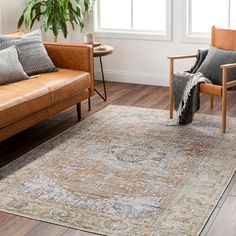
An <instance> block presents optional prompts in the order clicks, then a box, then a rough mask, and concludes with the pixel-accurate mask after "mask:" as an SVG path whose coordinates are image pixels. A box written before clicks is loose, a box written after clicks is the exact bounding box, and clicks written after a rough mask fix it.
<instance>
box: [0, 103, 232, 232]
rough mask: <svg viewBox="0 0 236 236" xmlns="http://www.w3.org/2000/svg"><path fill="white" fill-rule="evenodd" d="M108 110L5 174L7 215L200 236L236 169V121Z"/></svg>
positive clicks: (2, 193)
mask: <svg viewBox="0 0 236 236" xmlns="http://www.w3.org/2000/svg"><path fill="white" fill-rule="evenodd" d="M194 120H195V121H194V122H193V124H191V125H188V126H181V127H180V126H172V125H170V124H169V121H168V112H167V111H160V110H151V109H144V108H134V107H123V106H108V107H107V108H105V109H104V110H102V111H100V112H98V113H96V114H94V115H92V116H91V117H89V118H87V119H86V120H84V121H83V122H81V123H80V124H78V125H76V126H74V127H72V128H71V129H69V130H67V131H65V132H64V133H62V134H61V135H59V136H57V137H55V138H53V139H52V140H50V141H48V142H47V143H45V144H43V145H41V146H39V147H37V148H36V149H34V150H32V151H31V152H29V153H27V154H26V155H24V156H22V157H21V158H20V159H18V160H16V161H14V162H13V163H11V164H9V165H7V166H5V167H3V168H1V169H0V176H1V180H0V210H1V211H3V212H9V213H13V214H16V215H20V216H26V217H29V218H32V219H38V220H42V221H46V222H51V223H55V224H59V225H63V226H69V227H72V228H76V229H80V230H84V231H88V232H94V233H99V234H103V235H118V236H126V235H127V236H136V235H137V236H139V235H140V236H172V235H173V236H184V235H188V236H196V235H198V234H199V233H200V232H201V230H202V228H203V227H204V224H205V223H206V221H207V220H208V218H209V216H210V214H211V212H212V211H213V209H214V207H215V205H216V204H217V202H218V200H219V199H220V197H221V195H222V193H223V192H224V190H225V188H226V187H227V185H228V183H229V181H230V179H231V177H232V175H233V173H234V171H235V168H236V145H235V143H236V120H235V119H230V121H229V130H230V132H229V133H228V134H226V135H222V134H221V126H220V125H221V122H220V119H219V118H216V117H212V116H206V115H196V116H195V119H194Z"/></svg>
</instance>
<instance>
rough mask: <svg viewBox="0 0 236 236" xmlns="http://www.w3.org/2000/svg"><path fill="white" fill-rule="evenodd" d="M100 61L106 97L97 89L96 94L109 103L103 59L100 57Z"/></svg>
mask: <svg viewBox="0 0 236 236" xmlns="http://www.w3.org/2000/svg"><path fill="white" fill-rule="evenodd" d="M99 59H100V66H101V72H102V83H103V89H104V96H102V94H101V93H100V92H99V91H98V90H97V89H95V91H96V93H97V94H98V95H99V96H100V97H101V98H102V99H103V100H104V101H105V102H106V101H107V89H106V81H105V76H104V71H103V64H102V57H99Z"/></svg>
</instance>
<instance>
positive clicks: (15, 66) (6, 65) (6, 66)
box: [0, 46, 29, 85]
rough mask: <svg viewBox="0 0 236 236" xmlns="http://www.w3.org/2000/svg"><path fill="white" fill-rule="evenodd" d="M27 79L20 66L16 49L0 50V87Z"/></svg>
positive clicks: (12, 47) (13, 47)
mask: <svg viewBox="0 0 236 236" xmlns="http://www.w3.org/2000/svg"><path fill="white" fill-rule="evenodd" d="M28 78H29V77H28V76H27V74H26V73H25V72H24V70H23V67H22V65H21V64H20V61H19V58H18V53H17V49H16V47H15V46H11V47H8V48H5V49H3V50H0V85H3V84H8V83H13V82H16V81H20V80H24V79H28Z"/></svg>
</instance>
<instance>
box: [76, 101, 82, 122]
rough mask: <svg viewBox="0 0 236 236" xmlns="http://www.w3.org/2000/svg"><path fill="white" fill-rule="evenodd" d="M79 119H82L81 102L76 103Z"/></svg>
mask: <svg viewBox="0 0 236 236" xmlns="http://www.w3.org/2000/svg"><path fill="white" fill-rule="evenodd" d="M76 108H77V117H78V121H81V103H78V104H77V105H76Z"/></svg>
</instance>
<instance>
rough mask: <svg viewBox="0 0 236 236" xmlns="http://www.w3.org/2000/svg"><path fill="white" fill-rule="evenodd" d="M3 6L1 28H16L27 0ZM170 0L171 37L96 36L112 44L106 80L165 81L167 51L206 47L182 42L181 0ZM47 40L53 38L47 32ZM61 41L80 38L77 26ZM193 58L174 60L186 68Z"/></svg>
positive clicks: (80, 39)
mask: <svg viewBox="0 0 236 236" xmlns="http://www.w3.org/2000/svg"><path fill="white" fill-rule="evenodd" d="M0 1H1V2H2V9H3V31H4V32H10V31H14V30H16V24H17V21H18V19H19V16H20V15H21V13H22V10H23V9H24V6H25V2H26V0H17V1H16V0H15V1H14V4H8V3H9V1H7V0H0ZM181 1H182V0H173V19H172V22H173V32H172V41H171V42H164V41H162V42H161V41H143V40H125V39H105V38H97V40H98V41H101V42H102V43H103V44H108V45H112V46H114V48H115V51H114V53H113V55H111V56H109V57H105V58H104V59H103V62H104V70H105V74H106V80H109V81H120V82H127V83H140V84H150V85H164V86H167V85H168V71H169V66H168V61H167V56H168V55H176V54H188V53H191V54H192V53H195V52H196V51H197V49H198V48H206V47H207V46H208V45H207V44H193V43H183V42H181V29H180V26H181V4H180V2H181ZM92 28H93V26H92V21H91V20H90V21H89V22H88V26H87V28H86V29H85V30H84V32H86V31H90V30H91V29H92ZM46 40H48V41H49V40H53V37H52V35H51V34H50V33H48V34H47V37H46ZM59 40H60V41H66V42H73V43H77V42H81V41H82V40H83V33H81V32H80V29H79V28H77V30H76V31H71V33H70V34H69V36H68V39H67V40H64V39H63V37H59ZM192 63H193V61H182V62H181V63H180V62H178V63H177V67H176V68H177V70H183V69H187V68H188V67H190V66H191V65H192ZM95 71H96V78H100V67H99V64H98V63H97V62H96V64H95Z"/></svg>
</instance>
